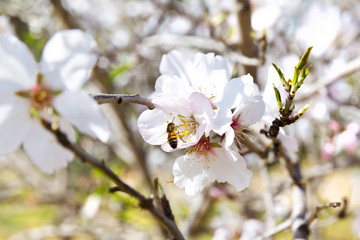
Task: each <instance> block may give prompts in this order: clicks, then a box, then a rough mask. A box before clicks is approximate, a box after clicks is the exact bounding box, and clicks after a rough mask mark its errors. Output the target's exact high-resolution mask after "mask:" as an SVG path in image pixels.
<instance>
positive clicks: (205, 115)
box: [189, 92, 213, 136]
mask: <svg viewBox="0 0 360 240" xmlns="http://www.w3.org/2000/svg"><path fill="white" fill-rule="evenodd" d="M189 106H190V109H191V113H192V114H193V115H194V117H195V119H196V121H197V122H198V123H200V125H205V129H204V131H205V135H206V136H209V133H210V131H211V130H212V122H213V112H212V106H211V103H210V100H209V99H208V98H207V97H205V96H204V95H203V94H201V93H197V92H194V93H192V94H191V95H190V97H189ZM201 135H202V134H201Z"/></svg>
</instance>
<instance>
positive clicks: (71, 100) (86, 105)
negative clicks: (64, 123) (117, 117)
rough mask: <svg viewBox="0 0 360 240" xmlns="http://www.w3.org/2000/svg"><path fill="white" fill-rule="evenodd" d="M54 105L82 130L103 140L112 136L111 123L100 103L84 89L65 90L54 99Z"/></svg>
mask: <svg viewBox="0 0 360 240" xmlns="http://www.w3.org/2000/svg"><path fill="white" fill-rule="evenodd" d="M54 107H55V109H56V110H57V111H58V112H59V113H60V115H61V116H63V117H64V118H65V119H66V120H68V121H69V122H70V123H71V124H73V125H74V126H75V127H76V128H77V129H78V130H79V131H80V132H82V133H84V134H87V135H89V136H91V137H93V138H98V139H100V140H101V141H102V142H107V141H108V140H109V137H110V130H109V123H108V121H107V120H106V119H105V117H104V116H103V115H102V113H101V111H100V109H99V106H98V104H97V103H96V102H95V100H93V99H92V98H91V97H90V96H89V95H88V94H87V93H85V92H84V91H76V92H75V91H67V90H65V91H63V92H62V93H61V94H60V95H59V96H57V97H56V98H55V99H54Z"/></svg>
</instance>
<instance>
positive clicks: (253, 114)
mask: <svg viewBox="0 0 360 240" xmlns="http://www.w3.org/2000/svg"><path fill="white" fill-rule="evenodd" d="M233 81H234V80H232V81H231V82H230V83H229V84H228V85H230V87H229V89H231V90H232V91H234V89H239V88H238V87H237V88H236V87H233V85H232V84H231V83H233ZM236 83H237V84H238V85H239V84H242V85H243V86H244V87H243V92H242V94H241V95H238V96H237V100H235V101H233V106H237V107H236V108H235V109H234V110H233V111H232V116H231V120H232V122H231V124H230V127H229V128H227V130H226V132H225V143H224V144H225V147H226V148H228V147H230V146H231V145H232V144H234V145H235V146H236V147H237V148H238V149H241V143H240V142H241V140H242V138H243V137H244V136H246V134H245V133H244V131H245V130H248V127H249V126H251V125H253V124H255V123H256V122H258V121H260V119H261V118H262V116H263V115H264V111H265V103H264V101H263V99H262V96H261V95H260V94H259V89H258V88H257V86H256V85H255V84H254V83H253V78H252V77H251V76H250V75H249V74H248V75H246V76H243V77H242V78H240V80H238V81H236ZM230 95H231V94H230ZM233 106H231V108H232V107H233ZM233 147H234V146H233Z"/></svg>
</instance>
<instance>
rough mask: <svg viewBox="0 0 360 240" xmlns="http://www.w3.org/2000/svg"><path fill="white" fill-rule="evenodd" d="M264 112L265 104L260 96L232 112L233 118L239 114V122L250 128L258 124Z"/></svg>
mask: <svg viewBox="0 0 360 240" xmlns="http://www.w3.org/2000/svg"><path fill="white" fill-rule="evenodd" d="M264 112H265V103H264V101H263V100H262V98H261V96H257V97H256V98H253V99H249V100H248V101H247V102H246V103H244V104H243V105H241V106H239V107H238V108H236V109H235V111H234V116H237V115H239V114H240V122H241V124H242V125H243V126H250V125H253V124H255V123H256V122H258V121H259V120H260V119H261V118H262V116H264Z"/></svg>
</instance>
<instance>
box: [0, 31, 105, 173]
mask: <svg viewBox="0 0 360 240" xmlns="http://www.w3.org/2000/svg"><path fill="white" fill-rule="evenodd" d="M95 46H96V42H95V41H94V39H93V38H92V37H91V36H89V35H87V34H85V33H84V32H82V31H80V30H65V31H60V32H58V33H56V34H55V35H54V36H53V37H52V38H51V39H50V40H49V42H48V43H47V44H46V45H45V47H44V50H43V53H42V57H41V61H40V64H39V66H37V64H36V62H35V59H34V57H33V55H32V54H31V52H30V50H29V49H28V48H27V46H26V45H25V44H24V43H22V42H21V41H20V40H19V39H17V38H16V37H15V36H12V35H1V36H0V132H1V136H0V155H6V154H9V153H11V152H13V151H15V150H16V149H18V148H19V147H20V146H21V145H22V146H23V149H24V151H25V152H26V154H27V155H28V156H29V158H30V160H31V161H32V162H33V163H34V164H35V165H36V166H37V167H38V168H39V169H40V170H42V171H43V172H45V173H53V172H54V171H56V170H58V169H61V168H64V167H66V166H67V163H68V162H70V161H71V160H72V159H73V157H74V154H73V153H72V152H70V151H69V150H67V149H65V148H64V147H63V146H61V145H60V144H59V143H58V142H57V141H56V139H55V137H54V135H52V134H51V133H50V132H48V131H47V130H45V128H44V127H43V126H41V120H42V119H45V120H47V121H50V122H52V124H53V127H54V129H55V128H60V130H61V131H62V132H64V133H65V134H66V135H67V137H68V138H69V140H70V141H74V138H75V135H74V130H73V128H72V126H75V127H76V128H77V129H78V130H79V131H80V132H81V133H84V134H87V135H89V136H91V137H94V138H99V139H100V140H101V141H103V142H106V141H107V140H108V139H109V137H110V130H109V126H108V122H107V120H106V119H105V118H104V117H103V116H102V114H101V113H100V111H99V109H98V105H97V104H96V102H95V101H94V100H93V99H92V98H91V97H90V96H89V95H88V94H87V93H86V92H84V91H83V90H81V86H82V85H83V84H84V83H85V82H86V81H87V80H88V78H89V76H90V73H91V70H92V68H93V67H94V65H95V63H96V61H97V54H96V53H95Z"/></svg>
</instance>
